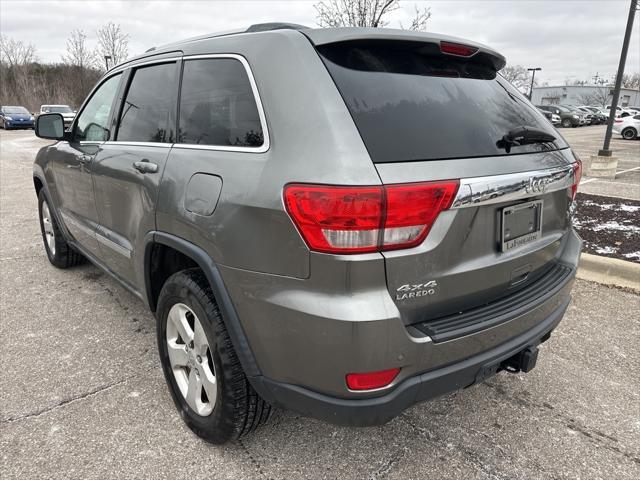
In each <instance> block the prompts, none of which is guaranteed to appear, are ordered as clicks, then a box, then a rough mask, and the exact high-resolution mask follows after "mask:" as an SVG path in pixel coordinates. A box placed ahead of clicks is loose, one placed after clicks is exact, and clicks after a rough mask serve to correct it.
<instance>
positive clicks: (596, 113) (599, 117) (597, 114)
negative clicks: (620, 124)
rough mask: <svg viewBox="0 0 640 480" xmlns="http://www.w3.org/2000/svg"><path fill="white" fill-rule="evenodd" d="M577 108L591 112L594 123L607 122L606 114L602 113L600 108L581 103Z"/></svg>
mask: <svg viewBox="0 0 640 480" xmlns="http://www.w3.org/2000/svg"><path fill="white" fill-rule="evenodd" d="M578 108H579V109H581V110H583V111H587V112H589V113H591V114H592V115H593V117H594V120H595V122H594V123H595V124H596V125H601V124H603V123H607V116H606V115H605V114H604V113H602V111H601V109H599V108H598V107H590V106H586V105H582V106H580V107H578Z"/></svg>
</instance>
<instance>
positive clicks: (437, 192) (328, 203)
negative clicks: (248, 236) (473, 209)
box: [284, 180, 459, 253]
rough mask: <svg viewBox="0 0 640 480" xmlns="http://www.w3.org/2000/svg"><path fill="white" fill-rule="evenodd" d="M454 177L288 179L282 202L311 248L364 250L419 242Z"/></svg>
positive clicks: (452, 188)
mask: <svg viewBox="0 0 640 480" xmlns="http://www.w3.org/2000/svg"><path fill="white" fill-rule="evenodd" d="M458 184H459V182H458V180H449V181H445V182H425V183H412V184H397V185H386V186H372V187H344V186H329V185H306V184H292V185H287V186H286V187H285V188H284V203H285V207H286V209H287V212H288V213H289V215H290V216H291V219H292V220H293V222H294V224H295V225H296V227H297V228H298V230H299V231H300V234H301V235H302V237H303V238H304V240H305V241H306V242H307V245H308V246H309V248H310V249H311V250H315V251H318V252H325V253H365V252H377V251H382V250H394V249H399V248H409V247H413V246H415V245H418V244H420V243H421V242H422V241H423V240H424V239H425V238H426V236H427V234H428V233H429V230H430V229H431V227H432V225H433V223H434V222H435V220H436V218H437V217H438V215H439V214H440V212H441V211H442V210H446V209H448V208H449V207H450V206H451V203H452V202H453V199H454V197H455V194H456V192H457V190H458Z"/></svg>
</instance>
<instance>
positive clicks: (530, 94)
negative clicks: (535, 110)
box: [527, 67, 542, 101]
mask: <svg viewBox="0 0 640 480" xmlns="http://www.w3.org/2000/svg"><path fill="white" fill-rule="evenodd" d="M527 70H529V71H530V72H533V74H532V75H531V88H530V89H529V101H531V97H533V81H534V80H535V78H536V72H537V71H539V70H542V68H540V67H534V68H527Z"/></svg>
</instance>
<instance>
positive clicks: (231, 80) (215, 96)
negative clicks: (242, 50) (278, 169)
mask: <svg viewBox="0 0 640 480" xmlns="http://www.w3.org/2000/svg"><path fill="white" fill-rule="evenodd" d="M178 143H191V144H200V145H216V146H222V147H226V146H233V147H260V146H261V145H262V144H263V143H264V135H263V132H262V126H261V124H260V116H259V114H258V107H257V106H256V100H255V97H254V95H253V90H252V89H251V84H250V83H249V78H248V76H247V72H246V70H245V68H244V66H243V65H242V63H241V62H240V61H239V60H236V59H233V58H211V59H199V60H186V61H185V62H184V70H183V74H182V91H181V93H180V117H179V123H178Z"/></svg>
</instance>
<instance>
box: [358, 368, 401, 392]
mask: <svg viewBox="0 0 640 480" xmlns="http://www.w3.org/2000/svg"><path fill="white" fill-rule="evenodd" d="M398 373H400V369H399V368H391V369H389V370H382V371H380V372H369V373H349V374H348V375H347V387H349V389H350V390H373V389H376V388H382V387H386V386H387V385H389V384H390V383H391V382H393V379H394V378H396V377H397V376H398Z"/></svg>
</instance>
